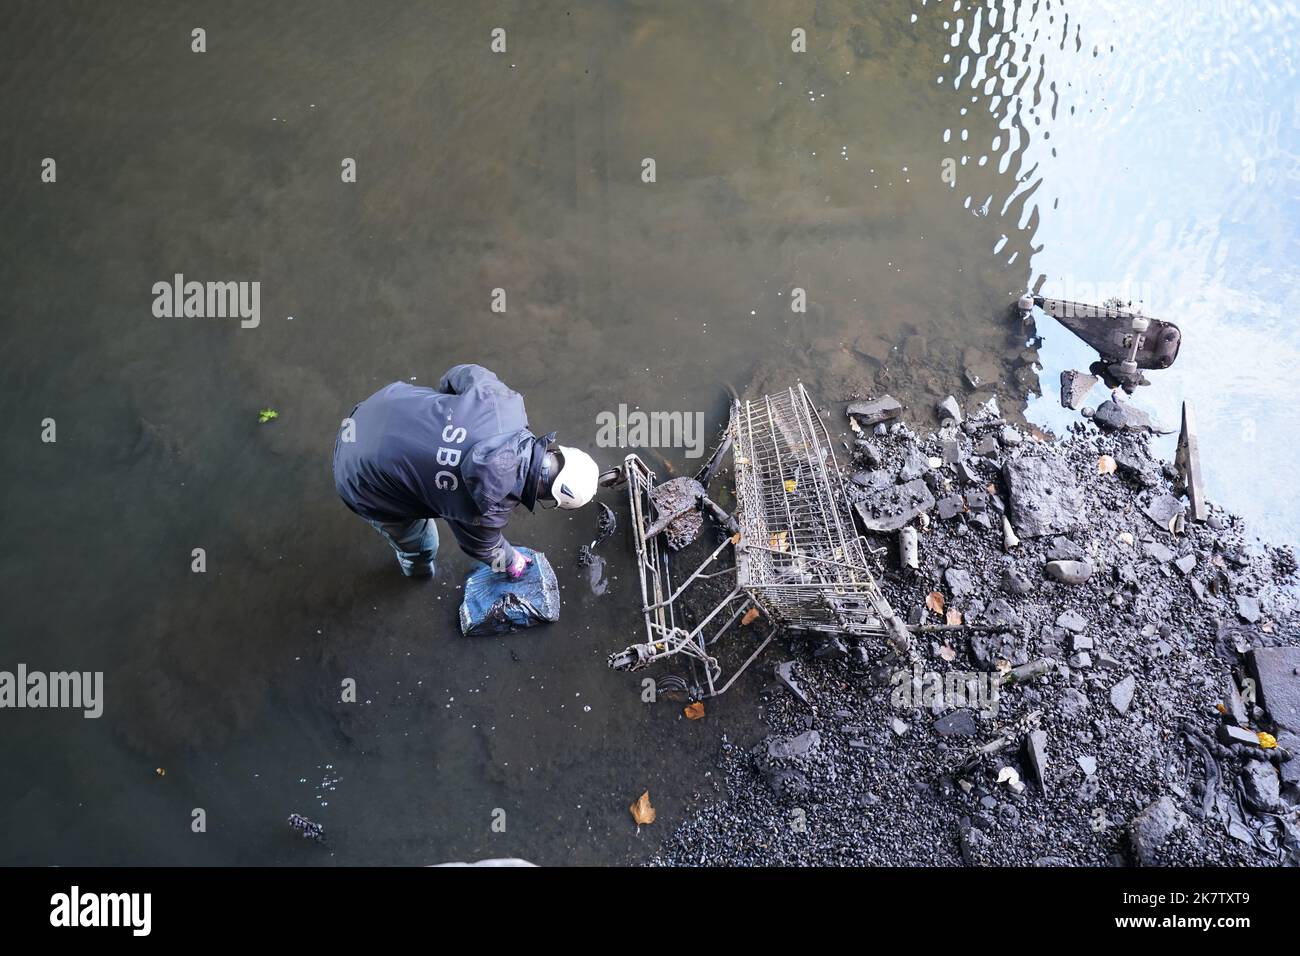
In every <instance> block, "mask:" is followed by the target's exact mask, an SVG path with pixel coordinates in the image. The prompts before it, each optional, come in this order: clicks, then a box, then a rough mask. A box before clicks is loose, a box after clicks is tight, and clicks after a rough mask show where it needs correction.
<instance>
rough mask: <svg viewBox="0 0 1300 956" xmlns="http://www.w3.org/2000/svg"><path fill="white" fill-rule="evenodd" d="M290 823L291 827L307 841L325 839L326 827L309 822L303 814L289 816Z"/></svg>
mask: <svg viewBox="0 0 1300 956" xmlns="http://www.w3.org/2000/svg"><path fill="white" fill-rule="evenodd" d="M288 822H289V826H290V827H291V828H292V829H293V830H296V831H297V833H298V835H299V836H301V837H302V838H303V839H305V840H322V839H324V837H325V827H323V826H322V825H321V824H319V823H315V822H313V821H311V820H308V819H307V818H306V817H304V816H303V815H302V814H301V813H291V814H289V821H288Z"/></svg>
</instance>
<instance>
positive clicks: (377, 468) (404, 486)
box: [334, 365, 545, 567]
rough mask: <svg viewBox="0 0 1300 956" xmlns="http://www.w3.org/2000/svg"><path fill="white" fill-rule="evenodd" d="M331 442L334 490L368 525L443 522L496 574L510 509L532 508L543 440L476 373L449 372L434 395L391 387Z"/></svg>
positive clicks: (510, 554) (505, 548)
mask: <svg viewBox="0 0 1300 956" xmlns="http://www.w3.org/2000/svg"><path fill="white" fill-rule="evenodd" d="M348 419H350V420H351V422H352V438H353V440H352V441H346V440H345V438H346V437H347V436H348V421H347V420H345V421H344V423H343V426H342V427H341V428H340V430H339V435H338V437H337V438H336V439H335V442H334V485H335V487H336V488H337V489H338V493H339V497H341V498H342V499H343V503H344V504H346V505H347V506H348V507H349V508H351V509H352V510H353V511H355V512H356V513H357V514H359V515H361V516H362V517H363V518H368V519H371V520H373V521H411V520H413V519H415V518H442V519H444V520H445V521H446V522H447V523H448V524H449V525H450V526H451V530H452V533H453V534H455V536H456V540H457V541H458V542H459V543H460V546H461V549H462V550H463V551H464V552H465V553H466V554H468V555H469V556H470V557H472V558H476V559H478V560H479V561H483V562H485V563H488V564H492V563H493V562H494V561H496V562H499V563H497V564H496V565H495V566H496V567H502V566H504V565H506V564H509V563H510V562H512V561H514V559H515V550H514V548H513V547H512V546H511V544H510V542H509V541H507V540H506V538H505V536H504V535H503V534H502V533H501V529H502V528H504V527H505V526H506V522H507V521H509V519H510V513H511V511H513V510H514V508H515V505H517V504H520V503H521V502H522V503H524V504H526V505H527V507H528V508H529V509H530V510H531V508H532V507H533V505H534V503H535V501H536V482H537V469H538V468H539V467H540V463H541V455H540V454H538V453H537V452H544V451H545V448H544V447H543V446H544V445H545V443H544V442H538V441H537V439H536V438H535V437H534V435H533V433H532V432H531V431H529V430H528V415H527V413H526V412H525V411H524V399H523V396H522V395H520V394H519V393H518V392H515V391H512V390H511V389H509V388H507V387H506V386H505V384H504V383H502V381H501V380H500V379H499V378H497V377H496V375H495V374H493V373H492V372H490V371H488V370H487V369H485V368H483V367H482V366H481V365H457V366H456V367H455V368H452V369H450V370H449V371H448V372H447V374H446V375H444V376H443V377H442V381H440V382H439V383H438V387H437V388H436V389H432V388H427V387H423V386H416V385H410V384H408V383H406V382H394V383H393V384H391V385H385V386H384V387H383V388H381V389H380V390H379V391H377V392H375V394H373V395H371V396H370V397H369V398H367V399H366V400H365V401H363V402H361V404H359V405H358V406H357V407H356V408H354V409H353V410H352V413H351V414H350V415H349V416H348Z"/></svg>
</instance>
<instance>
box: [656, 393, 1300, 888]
mask: <svg viewBox="0 0 1300 956" xmlns="http://www.w3.org/2000/svg"><path fill="white" fill-rule="evenodd" d="M850 407H852V406H850ZM974 407H975V409H976V410H975V411H974V412H973V413H972V414H971V415H970V417H969V418H967V420H966V421H965V422H963V423H962V424H961V425H960V426H954V424H953V423H952V422H949V423H947V425H946V426H944V427H943V428H942V429H941V430H939V431H932V430H931V429H929V428H927V429H924V430H923V431H922V433H919V434H918V432H916V431H913V430H912V429H911V428H910V427H908V426H907V425H903V424H901V423H897V422H894V423H888V422H886V423H884V424H883V428H881V430H882V431H884V432H885V434H884V435H883V436H881V435H872V434H869V435H868V437H866V438H859V439H858V440H857V443H856V444H855V445H854V446H853V447H854V448H855V455H854V460H853V465H852V467H851V469H850V471H851V472H852V473H853V481H852V483H851V486H852V485H856V489H854V490H853V491H852V492H851V493H852V494H854V495H857V496H860V497H861V498H862V500H865V501H867V502H868V503H869V504H870V502H871V501H872V500H873V498H872V495H873V494H874V495H877V496H879V495H884V496H885V500H887V501H892V500H893V499H890V498H889V496H888V495H887V493H886V491H885V486H884V484H883V482H880V481H876V479H875V477H874V476H875V475H877V474H883V475H885V476H886V477H887V479H888V482H889V484H890V485H891V486H895V487H896V486H897V485H896V483H903V482H906V481H919V482H922V483H923V484H924V485H925V487H926V490H927V491H929V492H930V493H931V497H932V498H933V499H934V500H933V501H932V502H931V503H930V504H929V505H928V506H927V507H926V508H925V510H924V511H923V512H922V513H921V514H919V515H917V516H915V518H913V519H912V520H910V521H908V522H906V523H907V524H909V525H910V526H912V527H915V528H917V531H918V537H919V548H918V552H919V554H918V557H919V560H918V561H917V565H918V567H917V569H916V570H911V569H908V568H906V567H904V566H902V565H901V563H900V553H899V550H898V543H897V541H898V536H897V534H896V533H894V532H892V530H891V532H890V533H887V534H877V535H869V541H870V542H871V543H872V545H873V546H875V547H876V548H879V549H881V554H880V561H881V578H880V580H881V586H882V588H883V590H884V591H885V593H886V595H887V596H888V597H889V599H890V601H891V603H892V604H893V606H894V607H895V609H896V610H897V611H899V612H900V613H902V614H904V615H906V616H907V617H908V618H909V619H910V620H911V622H912V623H914V624H920V623H923V622H924V623H929V624H931V625H943V624H944V623H945V622H947V623H949V624H951V623H953V622H955V621H961V622H964V623H966V624H977V625H980V626H982V628H983V629H982V630H979V631H975V630H970V631H965V630H957V629H953V630H944V631H935V632H931V633H928V634H923V635H918V636H917V639H916V646H915V648H914V651H915V653H916V655H917V661H916V662H915V665H914V666H913V664H911V663H910V662H906V661H900V660H898V659H896V658H893V657H892V656H891V655H890V654H889V653H888V652H887V649H886V648H885V647H884V646H883V643H882V642H873V641H855V640H851V639H848V638H844V639H840V638H835V639H831V640H825V639H824V638H823V639H815V638H802V637H797V636H787V637H786V639H785V640H784V643H783V647H782V649H780V650H778V651H776V652H775V653H773V652H769V657H768V658H767V659H766V660H765V661H764V662H763V665H762V666H763V667H764V668H765V669H766V672H767V673H768V674H769V675H770V683H769V685H768V687H767V688H766V689H765V691H764V694H763V696H764V700H765V710H764V714H765V720H766V722H767V724H768V727H769V731H770V733H769V735H768V737H767V738H766V739H765V740H763V741H761V742H760V743H759V744H758V745H757V746H755V747H752V748H749V747H741V746H737V745H733V744H732V743H730V742H729V741H727V740H726V739H725V738H724V739H723V740H722V741H721V750H720V762H719V769H720V771H721V773H722V776H723V778H724V780H725V784H720V785H719V787H718V791H717V793H716V794H715V796H714V798H713V799H712V801H702V802H701V803H700V804H699V805H697V806H696V807H695V808H694V809H693V811H692V812H691V814H690V815H689V816H688V817H687V818H685V819H684V820H681V821H678V822H677V824H676V828H675V831H674V833H673V835H672V837H670V838H669V840H668V841H667V842H666V845H665V848H664V849H663V850H662V851H661V852H660V853H658V854H656V855H655V856H653V857H652V858H651V860H650V861H649V862H650V863H651V864H653V865H705V866H709V865H760V866H762V865H791V864H800V865H841V864H867V865H900V864H901V865H908V864H927V865H1065V864H1073V865H1127V864H1131V863H1138V862H1141V863H1147V864H1154V863H1159V864H1168V865H1206V864H1223V865H1273V864H1280V863H1283V862H1286V861H1290V862H1292V863H1294V862H1296V861H1297V860H1300V827H1298V825H1297V821H1298V817H1300V814H1298V813H1297V807H1300V790H1297V771H1298V770H1300V727H1297V726H1295V723H1294V719H1293V718H1292V717H1289V716H1287V715H1285V714H1274V713H1270V711H1269V710H1268V709H1267V707H1266V706H1265V701H1263V700H1261V699H1260V697H1259V696H1254V695H1257V694H1258V692H1259V689H1260V686H1261V685H1260V679H1261V675H1260V674H1259V673H1258V667H1259V665H1258V663H1257V662H1256V657H1257V656H1258V655H1260V654H1261V653H1270V652H1272V651H1271V649H1274V648H1295V647H1296V646H1297V645H1300V629H1298V628H1297V626H1296V623H1295V622H1296V620H1297V607H1298V606H1300V605H1298V604H1297V590H1296V587H1295V585H1296V577H1295V572H1296V565H1295V555H1294V553H1293V552H1292V551H1291V550H1290V549H1289V548H1274V547H1270V546H1267V545H1263V544H1260V543H1258V542H1256V541H1254V540H1253V539H1251V538H1250V537H1249V536H1248V534H1247V529H1246V528H1245V526H1244V522H1242V521H1241V519H1239V518H1235V517H1233V516H1231V515H1229V514H1227V513H1226V512H1224V511H1222V510H1220V509H1217V508H1212V509H1211V511H1210V513H1209V520H1208V521H1207V522H1206V523H1204V524H1202V523H1199V522H1194V521H1190V520H1186V521H1184V522H1182V524H1181V532H1180V533H1174V532H1172V531H1171V530H1170V529H1169V527H1168V526H1167V525H1166V526H1163V527H1162V523H1161V522H1160V521H1158V520H1157V518H1158V517H1163V513H1162V512H1160V511H1158V510H1155V509H1153V506H1152V503H1153V502H1161V503H1164V502H1165V500H1166V499H1168V498H1173V497H1174V496H1173V490H1174V489H1173V481H1174V479H1175V478H1176V477H1177V475H1176V473H1175V470H1174V469H1173V467H1172V465H1171V464H1169V463H1167V462H1162V461H1159V460H1157V459H1154V458H1152V457H1150V456H1149V454H1148V451H1147V439H1146V437H1145V436H1143V435H1139V434H1134V433H1123V432H1121V433H1112V432H1106V431H1102V430H1100V429H1098V428H1096V427H1095V426H1093V425H1090V424H1086V423H1081V424H1079V425H1078V426H1076V427H1075V428H1073V429H1072V432H1071V434H1070V435H1068V436H1067V437H1065V438H1064V439H1062V440H1061V441H1058V442H1047V441H1041V440H1039V439H1036V438H1034V437H1032V436H1031V435H1030V434H1029V433H1027V432H1026V431H1024V430H1023V429H1021V428H1019V427H1017V426H1016V425H1014V424H1013V423H1010V422H1008V421H1005V420H1003V419H1002V418H1001V416H1000V415H999V414H998V413H997V412H996V403H993V404H992V405H991V406H990V405H987V404H985V405H980V406H974ZM836 420H837V421H843V419H842V418H840V419H836ZM851 437H852V435H851V433H849V432H848V431H847V429H846V440H848V439H849V438H851ZM954 445H955V446H956V448H957V452H958V454H957V456H955V457H956V461H953V460H952V459H953V458H954V455H953V446H954ZM945 446H947V447H945ZM945 451H946V452H947V456H948V460H947V461H945V458H944V455H945ZM1103 456H1105V457H1104V458H1103ZM1115 462H1123V466H1122V467H1116V466H1115ZM1040 466H1041V467H1040ZM1036 470H1037V471H1038V472H1039V473H1042V474H1046V475H1047V476H1049V483H1048V486H1046V487H1039V486H1034V485H1032V483H1031V484H1026V483H1025V482H1024V481H1023V480H1022V479H1023V473H1025V472H1026V471H1028V472H1034V471H1036ZM913 472H919V473H920V474H919V476H914V474H913ZM873 482H875V490H874V491H873V490H872V486H873ZM1035 496H1039V497H1043V496H1046V497H1049V498H1050V497H1055V498H1056V499H1058V500H1056V501H1054V502H1052V503H1051V504H1050V505H1044V504H1042V502H1040V501H1036V500H1032V499H1033V498H1034V497H1035ZM953 499H958V500H957V501H954V500H953ZM1062 502H1063V503H1062ZM972 505H974V506H972ZM1057 505H1060V506H1061V507H1062V508H1063V509H1064V510H1059V509H1058V510H1056V511H1053V510H1052V508H1053V507H1056V506H1057ZM1071 510H1073V511H1074V514H1072V515H1071V514H1068V513H1067V512H1070V511H1071ZM1180 510H1181V508H1180ZM1004 514H1005V515H1007V516H1008V517H1009V518H1011V519H1014V520H1012V521H1008V523H1007V524H1008V525H1011V526H1013V527H1012V534H1011V537H1010V538H1007V537H1006V535H1005V531H1006V530H1007V528H1006V527H1005V526H1004V524H1003V522H1002V520H1001V519H1002V517H1003V515H1004ZM1026 516H1027V517H1026ZM1022 518H1023V520H1021V519H1022ZM1174 524H1175V527H1177V526H1178V525H1177V523H1174ZM1015 528H1018V529H1019V531H1016V530H1014V529H1015ZM1062 565H1069V566H1071V568H1073V569H1074V570H1075V571H1076V573H1075V574H1074V575H1066V576H1064V578H1063V577H1062V575H1061V574H1060V573H1059V568H1060V567H1061V566H1062ZM1085 566H1086V567H1085ZM1067 582H1071V583H1067ZM936 595H938V597H936ZM954 614H955V616H953V615H954ZM1285 653H1294V652H1293V651H1287V652H1285ZM1298 660H1300V659H1298ZM760 673H761V672H760ZM953 674H957V675H961V676H962V677H965V678H966V679H970V678H971V677H983V678H991V679H992V680H993V681H1000V684H999V686H998V691H999V693H998V694H997V704H996V706H995V708H993V710H995V711H996V712H995V713H991V712H990V709H989V708H988V707H987V706H984V707H983V708H982V709H981V705H986V704H987V698H986V697H977V696H975V695H971V696H970V698H969V699H968V700H957V701H953V700H951V699H950V696H951V695H950V692H951V689H952V688H953V686H954V683H955V682H954V681H952V680H949V681H948V682H947V686H948V688H949V695H948V696H945V694H944V692H943V691H942V690H939V689H938V688H941V687H942V686H943V679H942V676H943V675H949V676H951V675H953ZM930 675H939V676H937V677H933V678H932V677H931V676H930ZM751 679H753V678H751ZM1265 686H1267V685H1265ZM1243 693H1244V694H1245V697H1246V700H1245V701H1244V702H1243ZM962 704H970V705H971V706H960V705H962ZM1275 707H1278V708H1280V707H1281V704H1280V703H1279V704H1276V705H1275ZM1279 721H1283V722H1284V723H1281V724H1280V723H1279ZM998 742H1001V743H1002V746H999V747H994V748H993V749H988V752H982V748H983V749H987V748H989V747H990V745H992V744H997V743H998ZM1293 753H1294V754H1295V756H1294V757H1292V754H1293ZM1287 758H1291V759H1289V760H1288V759H1287Z"/></svg>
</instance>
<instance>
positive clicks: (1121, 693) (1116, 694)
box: [1110, 674, 1137, 717]
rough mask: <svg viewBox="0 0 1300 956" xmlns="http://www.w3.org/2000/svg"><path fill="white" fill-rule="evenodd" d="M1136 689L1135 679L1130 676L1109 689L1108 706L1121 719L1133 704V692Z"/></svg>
mask: <svg viewBox="0 0 1300 956" xmlns="http://www.w3.org/2000/svg"><path fill="white" fill-rule="evenodd" d="M1136 689H1137V678H1135V677H1134V676H1133V675H1132V674H1130V675H1129V676H1128V677H1125V678H1124V679H1123V680H1122V681H1120V682H1119V683H1118V684H1116V685H1115V686H1114V687H1112V688H1111V689H1110V705H1111V706H1112V707H1114V708H1115V712H1116V713H1117V714H1119V715H1120V716H1121V717H1123V716H1124V715H1125V714H1127V713H1128V709H1129V707H1130V705H1132V703H1133V692H1134V691H1135V690H1136Z"/></svg>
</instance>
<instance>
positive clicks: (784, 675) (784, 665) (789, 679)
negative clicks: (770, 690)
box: [773, 661, 808, 704]
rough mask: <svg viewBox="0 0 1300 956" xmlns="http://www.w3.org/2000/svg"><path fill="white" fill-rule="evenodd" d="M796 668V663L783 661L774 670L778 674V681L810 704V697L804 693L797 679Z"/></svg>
mask: <svg viewBox="0 0 1300 956" xmlns="http://www.w3.org/2000/svg"><path fill="white" fill-rule="evenodd" d="M794 668H795V662H794V661H782V662H781V663H779V664H777V665H776V666H775V667H774V668H773V671H774V672H775V673H776V679H777V680H779V681H780V682H781V683H782V684H784V685H785V686H786V688H787V689H788V690H789V691H790V693H792V694H794V696H796V697H798V698H799V699H800V700H801V701H803V702H804V703H805V704H806V703H808V695H807V694H805V693H804V691H803V688H802V687H801V686H800V685H799V681H798V680H797V679H796V678H795V676H794Z"/></svg>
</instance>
